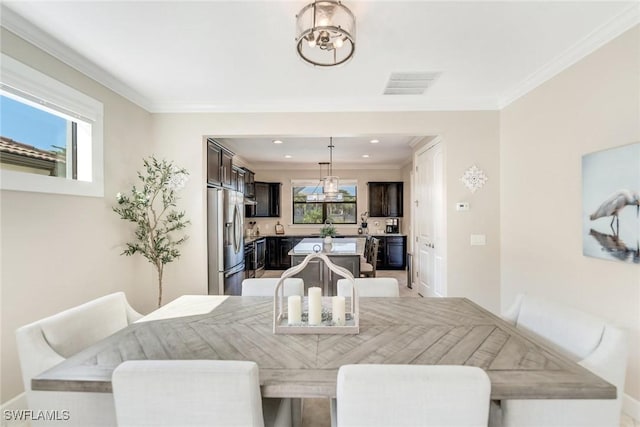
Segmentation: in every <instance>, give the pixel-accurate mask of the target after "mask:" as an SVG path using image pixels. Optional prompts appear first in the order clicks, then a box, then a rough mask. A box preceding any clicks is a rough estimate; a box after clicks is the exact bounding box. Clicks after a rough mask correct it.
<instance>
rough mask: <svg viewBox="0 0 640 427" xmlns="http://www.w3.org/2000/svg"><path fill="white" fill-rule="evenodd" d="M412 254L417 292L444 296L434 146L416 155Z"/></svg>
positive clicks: (438, 155)
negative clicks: (415, 257)
mask: <svg viewBox="0 0 640 427" xmlns="http://www.w3.org/2000/svg"><path fill="white" fill-rule="evenodd" d="M414 218H415V219H416V221H415V223H416V253H417V256H418V259H417V267H418V268H417V276H418V292H419V293H420V294H421V295H423V296H426V297H436V296H441V297H442V296H446V295H447V289H446V258H445V256H446V233H445V217H444V157H443V152H442V144H441V143H437V144H435V145H433V146H431V147H429V148H427V149H426V150H424V151H421V152H419V153H418V154H417V156H416V200H415V205H414Z"/></svg>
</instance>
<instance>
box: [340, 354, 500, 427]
mask: <svg viewBox="0 0 640 427" xmlns="http://www.w3.org/2000/svg"><path fill="white" fill-rule="evenodd" d="M490 395H491V381H490V380H489V377H488V376H487V374H486V373H485V372H484V371H483V370H482V369H480V368H476V367H472V366H446V365H442V366H438V365H344V366H341V367H340V369H339V371H338V383H337V425H338V426H339V427H350V426H352V427H355V426H367V427H377V426H380V427H383V426H385V427H386V426H395V427H403V426H407V427H408V426H424V427H427V426H438V427H444V426H465V427H472V426H486V425H487V421H488V419H489V399H490Z"/></svg>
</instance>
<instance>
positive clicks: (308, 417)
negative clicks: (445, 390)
mask: <svg viewBox="0 0 640 427" xmlns="http://www.w3.org/2000/svg"><path fill="white" fill-rule="evenodd" d="M281 274H282V271H280V270H267V271H265V274H264V275H263V276H262V277H280V275H281ZM377 276H378V277H395V278H396V279H398V285H399V287H400V296H401V297H420V295H419V294H418V291H417V289H416V288H413V289H409V288H407V272H406V271H395V270H378V271H377ZM329 426H331V417H330V409H329V400H328V399H305V400H304V407H303V411H302V427H329ZM620 427H640V421H638V420H634V419H633V418H631V417H630V416H628V415H626V414H623V415H622V418H621V420H620Z"/></svg>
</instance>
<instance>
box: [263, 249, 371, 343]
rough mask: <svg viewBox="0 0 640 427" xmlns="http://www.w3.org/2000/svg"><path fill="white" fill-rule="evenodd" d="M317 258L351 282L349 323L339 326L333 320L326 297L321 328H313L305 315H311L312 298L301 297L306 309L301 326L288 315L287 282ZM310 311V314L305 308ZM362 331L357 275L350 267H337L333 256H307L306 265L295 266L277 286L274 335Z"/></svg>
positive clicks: (352, 332)
mask: <svg viewBox="0 0 640 427" xmlns="http://www.w3.org/2000/svg"><path fill="white" fill-rule="evenodd" d="M314 259H321V260H322V261H323V262H324V263H325V264H326V265H327V267H329V269H330V270H331V271H333V272H334V273H336V274H338V275H340V276H342V277H344V278H345V279H348V280H349V281H350V282H351V298H350V299H348V298H345V305H346V303H347V301H348V302H349V303H350V304H349V311H346V307H345V324H344V325H336V324H334V323H333V321H332V319H331V311H330V310H329V308H330V307H331V299H330V298H326V297H323V298H322V322H321V324H319V325H309V323H308V321H306V320H305V316H304V315H305V314H308V306H309V299H308V298H301V300H302V301H301V306H302V313H303V314H302V322H301V323H300V324H294V325H289V323H288V313H287V312H286V311H285V309H286V305H285V299H284V281H285V279H287V278H289V277H292V276H294V275H296V274H298V273H300V272H301V271H302V270H304V268H305V267H306V266H307V264H308V263H309V261H311V260H314ZM305 307H306V308H307V311H305V310H304V308H305ZM359 332H360V316H359V304H358V291H357V289H356V282H355V279H354V278H353V275H352V274H351V272H350V271H349V270H347V269H346V268H343V267H340V266H338V265H335V264H334V263H333V262H331V260H330V259H329V257H327V256H326V255H325V254H321V253H313V254H309V255H307V256H306V257H305V259H304V260H303V261H302V263H300V264H298V265H296V266H295V267H291V268H290V269H288V270H286V271H285V272H284V273H282V276H280V279H279V280H278V283H277V284H276V287H275V291H274V298H273V333H274V334H357V333H359Z"/></svg>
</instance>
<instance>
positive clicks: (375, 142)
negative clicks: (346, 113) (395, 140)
mask: <svg viewBox="0 0 640 427" xmlns="http://www.w3.org/2000/svg"><path fill="white" fill-rule="evenodd" d="M369 142H370V143H372V144H377V143H378V142H380V141H379V140H377V139H372V140H371V141H369Z"/></svg>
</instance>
